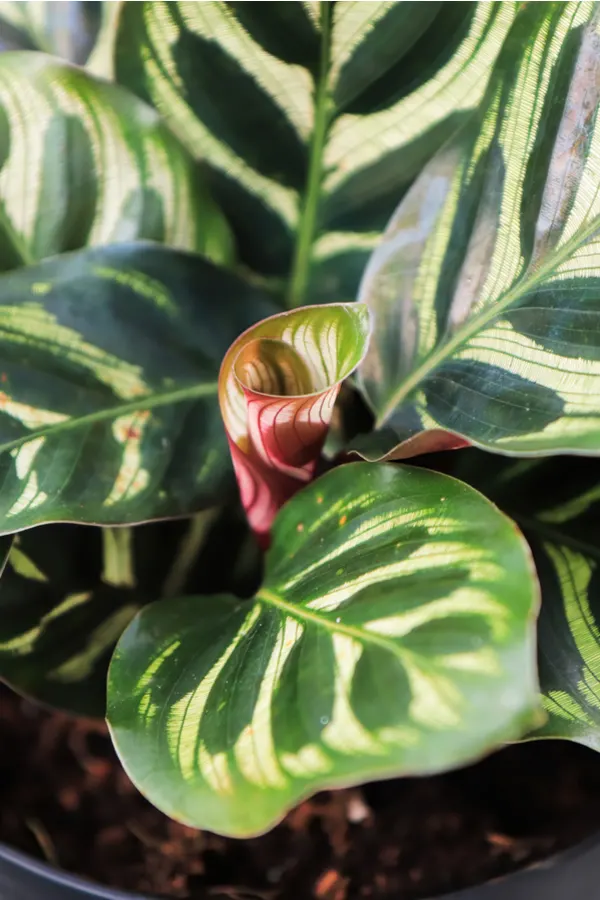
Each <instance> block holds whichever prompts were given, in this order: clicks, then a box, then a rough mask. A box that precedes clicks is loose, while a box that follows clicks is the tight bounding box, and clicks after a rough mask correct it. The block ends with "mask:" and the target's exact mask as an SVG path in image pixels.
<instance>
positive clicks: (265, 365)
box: [219, 303, 370, 546]
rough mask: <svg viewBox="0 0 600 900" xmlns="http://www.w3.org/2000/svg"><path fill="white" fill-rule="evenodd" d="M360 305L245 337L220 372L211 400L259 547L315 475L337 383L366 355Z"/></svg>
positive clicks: (278, 321) (320, 311) (293, 318)
mask: <svg viewBox="0 0 600 900" xmlns="http://www.w3.org/2000/svg"><path fill="white" fill-rule="evenodd" d="M369 322H370V320H369V313H368V310H367V307H366V306H364V305H363V304H342V303H340V304H331V305H329V306H321V307H318V308H317V307H306V308H303V309H297V310H295V311H293V312H286V313H281V314H280V315H276V316H271V317H270V318H269V319H266V320H265V321H264V322H260V323H259V324H258V325H254V326H253V327H252V328H249V329H248V331H245V332H244V333H243V334H242V335H241V336H240V337H239V338H238V339H237V340H236V341H235V343H234V344H232V346H231V347H230V349H229V351H228V352H227V355H226V357H225V359H224V360H223V365H222V366H221V372H220V375H219V402H220V404H221V412H222V415H223V420H224V422H225V428H226V431H227V438H228V441H229V447H230V450H231V456H232V460H233V466H234V469H235V473H236V476H237V480H238V484H239V488H240V493H241V498H242V503H243V505H244V509H245V510H246V514H247V516H248V521H249V522H250V525H251V526H252V528H253V529H254V531H255V533H256V535H257V537H258V539H259V541H260V542H261V544H262V545H263V546H266V545H267V544H268V539H269V530H270V528H271V523H272V521H273V519H274V517H275V515H276V513H277V511H278V509H280V507H281V506H282V505H283V504H284V503H285V502H286V500H289V499H290V497H292V496H293V495H294V494H295V493H296V491H298V490H299V489H300V488H301V487H302V486H303V485H305V484H307V483H308V482H309V481H310V480H311V479H312V477H313V475H314V473H315V468H316V465H317V462H318V459H319V456H320V454H321V449H322V447H323V443H324V441H325V438H326V436H327V430H328V428H329V424H330V422H331V415H332V412H333V405H334V403H335V400H336V397H337V395H338V392H339V389H340V385H341V383H342V381H343V380H344V379H345V378H347V377H348V375H350V373H351V372H352V371H353V370H354V369H355V368H356V366H357V365H358V364H359V363H360V361H361V359H362V358H363V356H364V355H365V353H366V350H367V345H368V340H369V334H370V328H369Z"/></svg>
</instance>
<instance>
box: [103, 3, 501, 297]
mask: <svg viewBox="0 0 600 900" xmlns="http://www.w3.org/2000/svg"><path fill="white" fill-rule="evenodd" d="M514 12H515V4H513V3H501V4H485V3H479V4H471V3H463V4H459V3H438V2H433V3H429V4H423V3H412V2H406V3H395V2H387V0H386V2H377V3H369V4H366V3H329V2H324V3H309V2H297V3H270V4H267V3H236V2H233V3H219V2H196V3H188V2H185V3H176V2H173V3H163V2H139V3H127V4H125V7H124V10H123V13H122V16H121V18H120V27H119V33H118V36H117V42H116V64H115V72H116V77H117V80H118V81H119V82H120V83H121V84H125V85H126V86H127V87H129V88H131V89H132V90H133V91H135V92H136V93H137V94H139V96H141V97H143V98H144V99H146V100H148V101H150V102H152V103H153V104H154V105H155V106H156V108H157V109H158V110H159V111H160V112H161V114H162V115H163V116H164V117H165V119H166V120H167V121H168V122H169V123H170V125H171V126H172V128H173V130H174V131H175V132H176V133H177V134H178V135H179V137H180V138H181V139H182V141H183V142H184V143H185V144H186V145H187V146H188V148H189V149H190V151H191V152H192V153H194V154H196V156H197V157H198V158H200V159H202V160H203V161H204V162H205V164H206V168H207V169H208V171H209V175H210V180H211V187H212V189H213V192H214V195H215V197H216V198H217V200H218V202H219V204H220V205H221V207H222V208H223V210H224V211H225V212H226V214H227V216H228V217H229V220H230V222H231V224H232V226H233V228H234V231H235V233H236V236H237V237H238V242H239V246H240V253H242V254H243V260H244V262H245V263H247V264H248V265H249V266H250V267H252V268H254V269H255V270H257V271H260V272H262V273H265V274H269V275H273V276H279V277H280V278H282V279H284V280H285V282H286V285H285V290H286V293H287V302H288V305H289V306H301V305H303V304H307V303H316V302H331V301H349V300H353V299H354V298H355V292H356V286H357V284H358V279H359V277H360V273H361V271H362V269H363V267H364V264H365V262H366V259H367V256H368V253H369V251H370V249H372V248H373V246H374V244H375V241H376V240H377V239H378V236H379V234H380V232H381V229H382V228H383V226H384V224H385V222H386V221H387V219H388V218H389V216H390V215H391V213H392V211H393V209H394V206H395V204H396V203H397V202H398V199H399V197H400V196H401V195H402V194H403V193H404V191H405V190H406V189H407V187H408V186H409V184H410V183H411V181H412V180H413V178H414V177H415V175H416V174H417V173H418V172H419V170H420V168H421V166H422V164H423V162H424V161H425V160H426V159H428V158H429V157H430V156H431V155H432V153H433V152H434V151H435V150H436V149H437V148H438V147H440V146H441V145H442V144H443V142H444V141H445V140H447V138H448V137H449V136H450V135H451V134H453V133H454V131H455V130H456V129H457V127H458V126H459V125H460V124H462V122H464V121H465V119H466V118H467V117H468V114H469V112H470V111H471V110H473V109H474V108H475V106H476V105H477V103H478V102H479V100H480V99H481V97H482V95H483V92H484V90H485V85H486V81H487V77H488V75H489V72H490V70H491V66H492V63H493V61H494V59H495V57H496V55H497V53H498V50H499V48H500V46H501V43H502V40H503V38H504V36H505V34H506V32H507V29H508V27H509V25H510V22H511V21H512V19H513V17H514Z"/></svg>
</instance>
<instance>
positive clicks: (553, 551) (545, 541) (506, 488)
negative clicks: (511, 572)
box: [453, 451, 600, 750]
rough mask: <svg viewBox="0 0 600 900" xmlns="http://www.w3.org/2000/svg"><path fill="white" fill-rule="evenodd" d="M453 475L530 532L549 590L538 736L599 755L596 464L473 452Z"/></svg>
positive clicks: (461, 458)
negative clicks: (541, 720)
mask: <svg viewBox="0 0 600 900" xmlns="http://www.w3.org/2000/svg"><path fill="white" fill-rule="evenodd" d="M453 473H455V474H457V475H458V476H459V477H461V478H464V479H465V480H467V481H468V482H469V483H470V484H473V485H475V487H477V488H478V489H479V490H481V491H483V492H484V493H485V494H486V495H487V496H489V497H491V498H492V499H493V500H494V501H495V502H496V503H498V505H499V506H500V507H501V509H503V510H504V511H505V512H506V513H508V514H509V515H510V516H511V517H512V518H514V519H515V520H516V522H517V523H518V524H519V525H520V527H521V528H522V529H523V533H524V535H525V537H526V538H527V540H528V542H529V545H530V547H531V549H532V551H533V555H534V560H535V563H536V568H537V572H538V577H539V579H540V584H541V589H542V607H541V613H540V618H539V622H538V670H539V676H540V686H541V690H542V694H543V697H542V701H543V705H544V709H545V710H546V712H547V713H548V720H547V722H546V723H545V724H544V725H543V726H542V727H541V728H540V729H539V730H537V731H536V732H534V735H533V736H534V737H535V736H542V737H560V738H571V739H572V740H575V741H578V742H580V743H582V744H587V746H589V747H592V748H593V749H594V750H600V474H599V472H598V463H597V461H596V460H593V459H577V460H574V459H572V458H569V457H558V458H553V459H543V460H540V459H536V460H521V461H518V462H515V461H514V460H507V459H500V458H497V457H496V458H494V457H490V456H489V455H487V454H486V455H484V454H481V453H478V452H477V451H468V452H465V453H463V454H459V455H458V457H457V458H456V461H455V465H454V466H453Z"/></svg>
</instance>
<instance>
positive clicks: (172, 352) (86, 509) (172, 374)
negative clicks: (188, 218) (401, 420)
mask: <svg viewBox="0 0 600 900" xmlns="http://www.w3.org/2000/svg"><path fill="white" fill-rule="evenodd" d="M274 309H275V307H274V305H273V304H272V303H271V302H269V301H268V300H267V299H265V298H264V297H263V296H262V294H261V293H260V292H258V291H256V290H254V289H252V288H250V287H249V286H248V285H247V284H246V283H244V282H242V281H240V280H238V279H237V278H235V277H234V276H232V275H230V274H228V273H227V272H224V271H223V270H221V269H217V268H216V267H214V266H212V265H211V264H210V263H209V262H207V261H206V260H203V259H202V258H201V257H199V256H192V255H186V254H184V253H179V252H177V251H175V250H170V249H167V248H165V247H160V246H159V245H156V244H154V245H153V244H149V243H141V242H140V243H134V244H121V245H118V246H113V247H103V248H95V249H90V250H86V251H79V252H77V253H73V254H67V255H64V256H61V257H58V258H56V259H53V260H48V261H46V262H43V263H39V264H38V265H37V266H31V267H28V268H26V269H20V270H18V271H16V272H11V273H7V274H4V275H2V276H0V532H12V531H19V530H20V529H23V528H28V527H30V526H32V525H37V524H40V523H43V522H49V521H76V522H89V523H98V524H112V523H115V524H120V523H125V522H139V521H142V520H145V519H148V518H156V517H164V516H173V515H183V514H189V513H190V512H193V511H194V510H197V509H200V508H203V507H205V506H213V505H215V504H220V503H222V502H223V501H224V499H225V497H226V495H227V491H228V489H229V488H231V487H233V485H232V472H231V464H230V461H229V454H228V451H227V441H226V438H225V434H224V431H223V426H222V422H221V417H220V413H219V405H218V400H217V377H218V372H219V367H220V364H221V361H222V359H223V356H224V354H225V353H226V352H227V349H228V348H229V346H230V345H231V343H232V341H233V340H234V338H235V337H236V336H237V335H239V333H240V332H241V331H243V330H244V329H245V328H247V327H248V326H249V325H250V324H251V323H252V322H254V321H256V320H257V319H261V318H263V317H264V316H265V315H269V314H272V313H273V312H274Z"/></svg>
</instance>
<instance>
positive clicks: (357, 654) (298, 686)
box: [108, 463, 538, 836]
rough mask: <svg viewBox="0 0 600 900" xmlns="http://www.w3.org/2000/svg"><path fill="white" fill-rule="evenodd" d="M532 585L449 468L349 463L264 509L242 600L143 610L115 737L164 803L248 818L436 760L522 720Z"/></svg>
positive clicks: (489, 512)
mask: <svg viewBox="0 0 600 900" xmlns="http://www.w3.org/2000/svg"><path fill="white" fill-rule="evenodd" d="M537 595H538V587H537V581H536V578H535V573H534V569H533V567H532V562H531V558H530V555H529V551H528V549H527V545H526V543H525V541H524V540H523V538H522V536H521V535H520V533H519V532H518V531H517V529H516V528H515V527H514V525H513V524H512V522H510V521H509V520H508V519H506V518H505V517H504V516H503V515H502V514H501V513H500V512H499V511H498V510H497V509H496V508H495V507H494V506H492V505H491V504H490V503H489V502H488V501H486V500H485V499H484V498H483V497H482V496H481V495H479V494H478V493H476V492H475V491H473V490H472V489H471V488H469V487H467V486H466V485H463V484H461V483H460V482H458V481H455V480H453V479H450V478H448V477H446V476H444V475H440V474H437V473H434V472H428V471H424V470H419V469H416V468H414V469H411V468H404V467H400V466H394V465H378V466H374V465H370V464H365V463H355V464H351V465H345V466H341V467H339V468H337V469H334V470H332V471H330V472H328V473H327V474H326V475H324V476H323V477H322V478H320V479H318V480H317V481H315V482H313V483H312V484H311V485H310V486H308V487H307V488H305V489H304V490H302V491H301V492H300V493H299V494H297V495H296V496H295V497H294V498H293V499H292V500H290V502H289V503H287V504H286V505H285V506H284V507H283V509H282V510H281V512H280V513H279V515H278V517H277V519H276V521H275V525H274V529H273V542H272V545H271V548H270V550H269V552H268V554H267V558H266V572H265V578H264V582H263V585H262V587H261V589H260V590H259V591H258V592H257V594H256V596H255V597H254V599H253V600H252V601H250V602H240V601H239V600H236V599H235V598H234V597H232V596H230V595H228V596H214V597H206V598H200V597H184V598H181V599H179V600H175V601H169V602H168V603H157V604H153V605H152V606H149V607H147V608H146V609H145V610H143V611H142V612H141V613H140V614H139V615H138V616H137V617H136V618H135V619H134V621H133V622H132V624H131V625H130V626H129V627H128V629H127V631H126V632H125V634H124V635H123V637H122V638H121V640H120V641H119V644H118V646H117V650H116V651H115V656H114V658H113V661H112V662H111V667H110V671H109V682H108V710H109V713H108V717H109V724H110V727H111V731H112V736H113V739H114V742H115V745H116V748H117V752H118V753H119V756H120V758H121V761H122V762H123V764H124V766H125V768H126V770H127V772H128V773H129V775H130V777H131V778H132V779H133V780H134V782H135V783H136V785H137V786H138V788H139V789H140V790H141V791H142V792H143V793H144V794H146V796H147V797H148V798H149V799H150V800H151V801H152V802H153V803H155V804H156V805H157V806H158V807H159V808H160V809H162V810H163V811H164V812H166V813H167V814H168V815H170V816H172V817H173V818H175V819H178V820H181V821H183V822H187V823H188V824H191V825H194V826H197V827H202V828H208V829H210V830H211V831H217V832H222V833H226V834H229V835H235V836H246V835H251V834H256V833H259V832H262V831H264V830H266V829H267V828H269V827H270V826H271V825H273V824H274V823H275V822H276V821H277V820H278V819H279V818H281V816H282V815H283V813H284V812H285V811H286V810H287V809H289V808H290V807H291V806H292V805H293V804H294V803H296V802H297V801H298V800H299V799H300V798H302V797H304V796H307V795H308V794H310V793H312V792H314V791H317V790H319V789H321V788H323V787H335V786H340V785H348V784H353V783H357V782H361V781H365V780H368V779H373V778H385V777H390V776H392V775H400V774H410V773H412V774H414V773H427V772H435V771H439V770H441V769H447V768H449V767H451V766H456V765H459V764H462V763H465V762H467V761H469V760H472V759H474V758H476V757H477V756H479V755H480V754H481V753H483V752H485V751H488V750H490V749H491V748H493V747H495V746H497V745H498V744H499V743H501V742H503V741H506V740H511V739H514V738H516V737H518V736H519V735H521V734H522V733H523V731H524V730H526V729H527V728H528V727H530V726H531V724H532V723H533V722H534V721H535V720H536V718H537V703H538V687H537V679H536V672H535V637H534V635H535V615H536V612H537Z"/></svg>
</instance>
